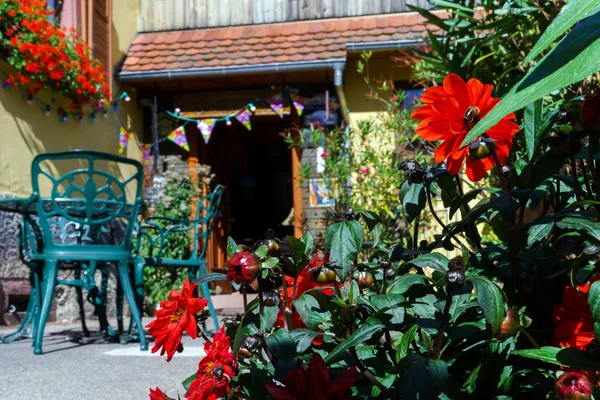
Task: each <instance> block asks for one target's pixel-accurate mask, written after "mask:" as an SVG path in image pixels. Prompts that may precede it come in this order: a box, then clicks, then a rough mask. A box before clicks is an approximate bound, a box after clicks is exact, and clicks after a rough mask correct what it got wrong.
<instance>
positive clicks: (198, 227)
mask: <svg viewBox="0 0 600 400" xmlns="http://www.w3.org/2000/svg"><path fill="white" fill-rule="evenodd" d="M224 190H225V186H223V185H218V186H217V187H216V188H215V189H214V190H213V192H212V193H210V194H209V195H207V196H204V197H203V198H201V199H200V200H199V201H198V205H197V209H196V214H195V219H193V220H181V219H174V218H166V217H150V218H148V219H146V221H145V223H144V224H143V225H141V226H140V227H139V230H138V241H137V245H136V251H135V254H136V257H135V259H134V286H135V290H136V298H137V301H138V307H139V308H140V309H141V307H142V302H143V299H144V268H145V267H146V266H162V267H171V268H187V270H188V276H189V278H190V280H192V281H193V280H197V279H198V278H199V277H201V276H202V275H204V274H206V249H207V245H208V241H209V239H210V234H211V232H212V228H213V225H214V221H215V216H216V215H217V212H218V209H219V204H220V203H221V198H222V196H223V191H224ZM177 233H184V234H192V235H193V244H192V249H191V252H190V257H189V258H187V259H182V260H178V259H172V258H165V257H163V252H164V248H165V243H166V241H167V239H168V238H169V236H170V235H173V234H177ZM143 238H145V239H147V240H148V242H149V244H150V246H149V251H147V253H148V254H142V252H141V250H140V248H141V242H142V240H143ZM200 288H201V290H202V295H203V297H204V298H205V299H206V300H208V309H209V312H210V315H211V317H212V319H213V322H214V325H215V329H218V328H219V321H218V319H217V313H216V311H215V308H214V306H213V303H212V301H211V298H210V290H209V287H208V283H203V284H201V285H200ZM119 314H120V313H119V311H117V315H119ZM132 322H137V321H132ZM131 327H132V326H131V324H130V331H131ZM138 330H139V329H138Z"/></svg>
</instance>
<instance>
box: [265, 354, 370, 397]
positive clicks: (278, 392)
mask: <svg viewBox="0 0 600 400" xmlns="http://www.w3.org/2000/svg"><path fill="white" fill-rule="evenodd" d="M357 377H358V372H357V371H356V367H351V368H349V369H347V370H346V371H344V373H343V374H342V375H341V376H340V377H339V378H338V380H337V381H335V382H331V378H330V377H329V371H327V366H326V365H325V361H323V358H321V356H320V355H319V354H315V355H314V356H313V357H312V359H311V360H310V364H308V368H307V369H306V370H305V369H304V368H303V367H301V366H300V367H297V368H294V369H293V370H292V371H291V372H290V373H289V374H288V376H287V377H286V378H285V387H281V386H275V385H266V388H267V391H268V392H269V393H270V394H271V396H273V398H275V400H305V399H310V400H344V399H348V398H349V397H345V396H344V394H345V393H346V391H348V389H350V388H351V387H352V386H354V384H355V383H356V378H357Z"/></svg>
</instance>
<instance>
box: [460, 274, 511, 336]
mask: <svg viewBox="0 0 600 400" xmlns="http://www.w3.org/2000/svg"><path fill="white" fill-rule="evenodd" d="M467 280H469V281H471V283H472V284H473V286H474V287H475V292H476V294H477V302H478V303H479V306H480V307H481V308H482V309H483V315H484V316H485V320H486V322H487V323H488V324H490V326H491V328H492V332H493V333H496V332H498V330H499V329H500V325H502V321H503V320H504V317H505V314H506V310H505V309H504V297H503V296H502V291H501V290H500V288H499V287H498V286H497V285H496V284H495V283H494V282H492V281H490V280H489V279H488V278H486V277H483V276H477V277H469V278H467Z"/></svg>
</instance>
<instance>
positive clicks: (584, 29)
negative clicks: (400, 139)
mask: <svg viewBox="0 0 600 400" xmlns="http://www.w3.org/2000/svg"><path fill="white" fill-rule="evenodd" d="M599 31H600V13H596V14H594V15H593V16H592V17H590V18H588V19H586V20H585V21H582V22H581V23H579V24H578V25H577V26H576V27H575V28H574V29H573V30H572V31H571V32H569V34H568V35H567V36H566V37H565V38H564V39H562V40H561V41H560V43H559V44H558V45H557V46H556V47H555V48H554V50H552V52H550V53H549V54H548V55H547V56H546V57H544V58H543V59H542V61H540V63H539V64H538V65H537V66H536V67H535V68H533V69H532V70H530V71H529V73H528V74H527V75H526V76H525V77H524V78H523V79H522V80H521V81H520V82H519V83H518V84H517V85H515V86H514V87H513V89H512V90H511V91H510V92H508V94H506V95H505V96H504V97H503V98H502V101H500V103H499V104H498V105H497V106H496V107H494V109H492V110H491V111H490V112H489V113H488V114H487V115H486V116H485V118H483V119H482V120H481V121H480V122H478V123H477V124H476V125H475V127H474V128H473V129H472V130H471V131H470V132H469V134H468V135H467V137H466V138H465V140H464V141H463V143H462V146H467V145H468V144H469V143H471V142H472V141H473V140H474V139H475V138H476V137H478V136H481V135H482V134H483V133H484V132H485V131H487V130H488V129H489V128H491V127H493V126H494V125H496V124H497V123H498V121H500V120H501V119H502V118H504V117H505V116H506V115H508V114H510V113H511V112H513V111H516V110H519V109H521V108H523V107H525V106H526V105H527V104H529V103H531V102H533V101H535V100H537V99H539V98H541V97H543V96H545V95H547V94H549V93H551V92H553V91H555V90H559V89H562V88H564V87H565V86H568V85H570V84H572V83H575V82H578V81H580V80H582V79H584V78H585V77H587V76H589V75H592V74H593V73H595V72H596V71H598V70H600V35H598V32H599Z"/></svg>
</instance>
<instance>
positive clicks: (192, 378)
mask: <svg viewBox="0 0 600 400" xmlns="http://www.w3.org/2000/svg"><path fill="white" fill-rule="evenodd" d="M197 377H198V373H197V372H196V373H195V374H194V375H191V376H188V377H187V378H186V379H185V381H183V382H181V385H182V386H183V388H184V389H185V391H186V392H188V393H189V392H190V386H191V385H192V382H194V381H195V380H196V378H197Z"/></svg>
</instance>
